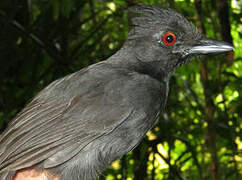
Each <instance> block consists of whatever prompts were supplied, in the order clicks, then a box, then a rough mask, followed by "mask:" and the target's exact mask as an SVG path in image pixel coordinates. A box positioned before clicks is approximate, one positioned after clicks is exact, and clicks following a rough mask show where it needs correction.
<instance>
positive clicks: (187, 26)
mask: <svg viewBox="0 0 242 180" xmlns="http://www.w3.org/2000/svg"><path fill="white" fill-rule="evenodd" d="M130 10H131V11H132V12H134V13H137V14H139V16H136V17H134V18H133V19H132V26H133V27H132V30H131V31H130V33H129V38H128V42H130V43H131V44H132V45H133V46H134V47H135V48H134V49H135V53H136V56H137V58H138V59H140V61H143V62H144V63H149V64H151V63H154V62H156V63H155V64H157V65H158V64H159V66H160V68H161V69H164V71H166V72H173V71H174V70H175V68H176V67H178V66H180V65H182V64H184V63H186V62H187V61H188V59H190V57H192V56H195V55H202V54H214V53H215V54H216V53H223V52H227V51H231V50H233V46H232V45H230V44H229V43H226V42H223V41H217V40H212V39H208V38H206V37H204V36H203V35H202V34H201V33H200V32H199V31H198V29H197V28H196V27H195V26H193V24H191V23H190V22H189V21H188V20H187V19H186V18H185V17H184V16H182V15H181V14H179V13H177V12H175V11H173V10H171V9H168V8H162V7H158V6H152V5H140V6H135V7H132V8H130Z"/></svg>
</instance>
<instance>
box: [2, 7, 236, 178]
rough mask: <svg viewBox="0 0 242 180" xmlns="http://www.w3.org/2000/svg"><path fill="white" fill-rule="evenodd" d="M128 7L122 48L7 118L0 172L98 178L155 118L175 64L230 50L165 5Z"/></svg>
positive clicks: (4, 175) (58, 82) (5, 175)
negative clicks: (128, 25) (128, 19)
mask: <svg viewBox="0 0 242 180" xmlns="http://www.w3.org/2000/svg"><path fill="white" fill-rule="evenodd" d="M129 11H131V12H132V13H134V14H136V15H135V17H133V18H132V20H131V21H132V25H131V30H130V32H129V34H128V38H127V40H126V42H125V43H124V45H123V46H122V47H121V49H120V50H118V51H117V52H116V53H115V54H113V55H112V56H111V57H109V58H108V59H106V60H104V61H101V62H98V63H95V64H92V65H90V66H88V67H86V68H83V69H81V70H79V71H77V72H74V73H71V74H69V75H67V76H65V77H62V78H60V79H57V80H55V81H54V82H52V83H51V84H49V85H48V86H47V87H45V88H44V89H43V90H41V91H40V92H39V93H38V94H37V95H36V96H35V97H34V98H33V100H32V101H31V102H30V103H29V104H27V106H26V107H25V108H24V109H23V110H22V111H20V112H19V113H18V114H17V116H16V117H15V118H14V119H13V120H12V121H10V123H9V124H8V127H7V128H6V129H5V131H4V132H3V133H2V134H1V136H0V179H1V180H12V178H14V175H15V173H16V172H18V171H21V170H23V169H26V168H30V167H31V168H34V169H36V170H38V171H47V172H48V177H57V179H58V180H93V179H96V178H97V177H98V175H100V174H101V173H102V172H103V171H104V170H105V169H106V168H107V167H108V166H109V165H110V164H111V163H112V162H113V161H114V160H116V159H119V158H121V157H122V156H123V155H125V154H126V153H128V152H130V151H132V150H133V149H134V148H135V147H136V146H137V145H138V144H139V143H140V142H141V140H142V139H143V138H144V136H145V135H146V132H147V131H148V130H150V129H151V128H152V127H153V126H154V124H155V122H156V120H157V118H158V116H159V115H160V114H161V113H162V112H163V110H164V107H165V105H166V101H167V97H168V92H169V79H170V77H171V76H172V74H173V72H174V71H175V70H176V69H177V68H178V67H179V66H181V65H183V64H186V63H187V62H190V61H191V59H192V57H194V56H197V55H198V56H200V55H206V54H219V53H225V52H228V51H233V50H234V47H233V45H231V44H229V43H227V42H223V41H219V40H214V39H208V38H206V37H205V36H204V35H202V34H201V33H200V32H199V30H198V29H197V28H196V27H195V26H194V25H193V24H192V23H191V22H189V21H188V20H187V19H186V18H185V17H184V16H183V15H181V14H180V13H178V12H176V11H174V10H172V9H170V8H166V7H160V6H156V5H147V4H140V5H136V6H134V7H131V8H130V9H129Z"/></svg>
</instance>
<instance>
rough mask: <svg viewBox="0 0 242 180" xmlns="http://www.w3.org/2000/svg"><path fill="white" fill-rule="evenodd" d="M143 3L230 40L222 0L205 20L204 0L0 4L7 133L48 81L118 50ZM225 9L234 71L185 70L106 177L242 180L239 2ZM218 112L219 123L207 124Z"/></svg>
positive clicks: (1, 102) (1, 110) (216, 64)
mask: <svg viewBox="0 0 242 180" xmlns="http://www.w3.org/2000/svg"><path fill="white" fill-rule="evenodd" d="M137 2H139V3H148V4H158V5H162V6H166V7H171V8H174V9H176V10H177V11H179V12H181V13H182V14H184V16H186V17H187V18H188V19H189V20H190V21H192V22H193V23H194V24H195V25H197V26H199V27H202V26H204V27H205V29H204V30H205V31H206V35H207V36H208V37H213V38H217V39H222V38H223V37H222V35H221V26H220V23H219V17H218V15H217V14H218V10H219V9H218V4H219V3H221V2H224V1H223V0H217V1H216V0H212V1H201V3H200V4H199V8H201V14H200V15H202V18H201V19H199V14H198V12H197V9H198V8H195V3H196V2H200V1H198V0H171V1H168V0H167V1H161V0H159V1H158V0H139V1H138V0H137V1H135V0H133V1H132V0H127V1H123V0H106V1H105V0H95V1H94V0H82V1H80V0H51V1H46V0H32V1H29V0H28V1H27V0H23V1H17V0H11V1H6V0H5V1H1V2H0V128H1V130H3V129H4V128H5V127H6V125H7V123H8V122H9V121H10V120H11V119H12V118H13V117H14V116H15V115H16V113H17V112H19V111H20V110H21V109H22V108H23V107H24V106H25V105H26V104H27V103H28V102H29V101H30V100H31V98H32V97H34V96H35V95H36V93H37V92H39V91H40V90H41V89H43V88H44V87H45V86H46V85H48V84H49V83H50V82H52V81H53V80H55V79H57V78H59V77H62V76H64V75H66V74H68V73H71V72H74V71H77V70H79V69H81V68H83V67H85V66H88V65H90V64H93V63H96V62H98V61H101V60H105V59H106V58H108V57H109V56H111V55H112V54H114V53H115V52H116V51H117V50H118V49H120V47H121V46H122V44H123V43H124V41H125V39H126V38H127V36H128V31H129V19H130V15H129V13H128V11H127V8H128V7H129V6H130V5H132V4H135V3H137ZM225 2H227V3H228V7H229V17H228V18H229V20H230V26H231V34H232V38H233V44H234V46H235V54H234V57H233V58H232V61H233V62H232V66H227V65H226V59H227V60H230V61H231V58H229V57H225V56H224V55H219V56H210V57H208V58H202V62H204V63H205V66H204V64H202V63H201V61H200V59H201V58H197V59H195V60H193V61H192V62H191V63H190V64H189V65H186V66H183V67H181V68H179V69H178V70H177V72H176V73H175V74H174V76H173V77H172V79H171V82H170V86H171V87H170V89H171V91H170V94H169V99H168V104H167V107H166V110H165V113H164V114H162V115H161V116H160V118H159V121H158V123H157V124H156V126H155V127H154V128H153V129H152V130H151V131H149V132H148V134H147V137H146V138H145V139H144V141H143V142H142V143H141V144H140V145H139V147H138V148H136V149H135V150H134V151H133V152H130V153H129V154H128V155H126V156H125V157H123V158H122V159H120V160H117V161H115V162H114V163H113V164H112V166H110V168H109V169H108V170H107V171H106V172H105V174H103V175H102V176H101V177H100V179H106V180H114V179H127V180H132V179H134V180H165V179H172V180H173V179H174V180H176V179H180V180H181V179H183V180H185V179H191V180H193V179H194V180H197V179H201V180H204V179H206V180H207V179H221V180H239V179H241V173H242V163H241V162H242V157H241V153H242V152H241V151H242V142H241V129H242V124H241V120H242V96H241V95H242V39H241V36H242V24H241V21H242V16H241V7H242V3H241V1H238V0H229V1H225ZM204 67H206V68H205V70H206V73H207V80H206V85H204V81H203V80H202V72H203V70H204V69H203V68H204ZM207 91H208V93H207V94H206V93H205V92H207ZM206 99H209V100H210V101H211V102H212V103H210V104H211V105H212V106H209V103H208V102H207V101H206ZM211 108H212V111H213V116H212V118H211V119H209V120H208V117H207V111H208V110H209V109H211ZM211 134H212V135H213V136H211ZM211 137H213V139H211V140H210V138H211ZM209 142H213V143H214V144H211V143H209ZM214 157H215V159H214ZM215 171H217V172H215ZM215 173H217V174H218V177H214V174H215Z"/></svg>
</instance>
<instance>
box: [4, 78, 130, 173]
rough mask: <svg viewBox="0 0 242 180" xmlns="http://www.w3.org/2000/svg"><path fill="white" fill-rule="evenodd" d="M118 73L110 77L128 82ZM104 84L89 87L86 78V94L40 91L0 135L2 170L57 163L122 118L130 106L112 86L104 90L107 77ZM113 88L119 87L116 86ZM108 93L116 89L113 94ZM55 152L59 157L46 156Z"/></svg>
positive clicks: (112, 127) (107, 131)
mask: <svg viewBox="0 0 242 180" xmlns="http://www.w3.org/2000/svg"><path fill="white" fill-rule="evenodd" d="M117 77H118V76H117ZM117 77H116V76H114V78H116V79H114V80H115V81H120V83H121V85H122V83H124V82H125V81H127V79H125V78H124V77H122V78H121V77H119V78H120V79H117ZM105 78H108V77H105ZM69 80H70V81H72V80H74V79H71V78H70V79H69ZM99 81H101V82H102V80H99ZM105 82H106V83H105ZM105 82H104V81H103V82H102V83H101V84H99V86H98V87H96V88H94V89H92V88H90V84H92V81H91V80H90V82H89V91H88V92H85V93H82V94H81V95H78V93H76V92H73V93H72V95H70V93H69V95H68V97H63V96H58V95H57V94H56V95H55V96H50V97H49V96H48V93H47V92H45V91H46V90H44V91H43V92H44V94H43V93H42V94H43V95H42V96H40V97H39V98H38V96H37V98H35V99H34V100H33V101H32V102H31V103H30V104H29V105H28V106H27V107H26V108H25V109H24V110H23V111H22V112H20V113H19V114H18V116H17V117H16V118H15V119H14V120H13V121H12V122H11V123H10V124H9V126H8V128H7V129H6V131H5V132H4V133H3V134H2V135H1V138H0V171H4V170H17V169H22V168H25V167H29V166H32V165H35V164H37V163H39V162H42V161H43V160H46V163H45V167H53V166H56V165H58V164H61V163H63V162H65V161H67V160H68V159H70V158H71V157H73V156H74V155H75V154H76V153H78V152H79V151H80V150H81V149H82V148H83V147H85V146H86V145H87V144H88V143H90V142H91V141H93V140H94V139H96V138H98V137H100V136H102V135H104V134H107V133H109V132H111V131H112V130H113V129H114V128H116V127H117V126H118V125H119V124H121V123H122V122H123V121H125V119H127V118H128V117H129V116H130V114H132V112H133V111H134V109H133V108H132V106H130V105H128V104H127V103H126V102H125V98H124V99H122V98H123V97H121V96H120V95H119V93H118V92H117V93H116V92H108V91H110V90H112V88H111V89H107V88H108V87H110V86H109V84H108V82H110V81H105ZM56 84H57V83H56ZM60 84H61V83H60ZM74 84H75V83H74ZM93 84H95V83H93ZM95 86H96V84H95ZM120 87H121V86H120ZM48 88H50V87H47V89H48ZM55 88H56V89H57V88H58V87H55ZM80 88H81V87H80ZM82 89H85V87H82ZM114 90H115V91H117V90H119V89H118V87H116V89H115V87H114ZM70 91H71V88H70ZM48 92H49V91H48ZM110 93H114V94H113V95H112V96H111V98H110ZM60 94H61V92H60ZM43 96H46V97H44V98H43ZM70 96H71V98H69V97H70ZM54 154H55V156H54V157H58V158H54V159H51V158H50V159H48V158H49V157H51V156H53V155H54ZM47 159H48V160H47Z"/></svg>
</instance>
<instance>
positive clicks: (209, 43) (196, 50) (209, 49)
mask: <svg viewBox="0 0 242 180" xmlns="http://www.w3.org/2000/svg"><path fill="white" fill-rule="evenodd" d="M233 50H234V46H233V45H231V44H229V43H227V42H224V41H218V40H213V39H207V38H204V39H201V40H200V41H199V42H197V43H196V44H193V45H185V46H182V47H181V46H180V47H178V49H174V50H173V53H179V54H181V55H182V57H187V56H194V55H202V54H220V53H224V52H228V51H233Z"/></svg>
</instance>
